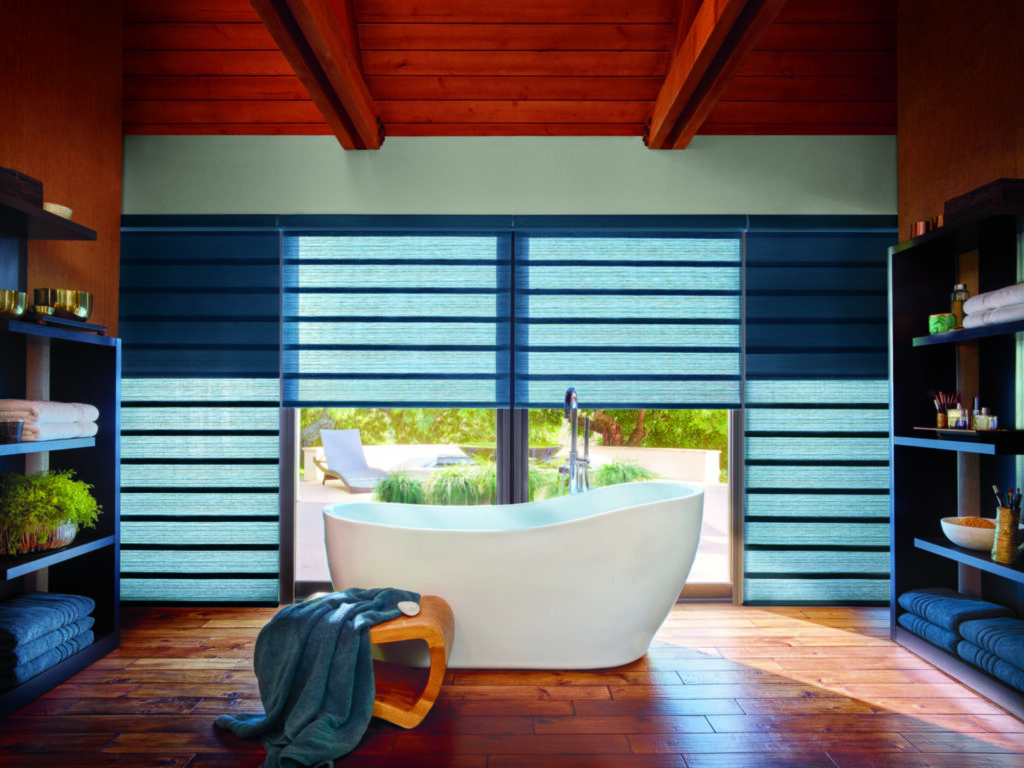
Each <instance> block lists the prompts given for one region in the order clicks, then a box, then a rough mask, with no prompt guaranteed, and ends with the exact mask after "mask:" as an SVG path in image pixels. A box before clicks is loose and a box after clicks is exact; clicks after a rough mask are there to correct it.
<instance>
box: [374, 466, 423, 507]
mask: <svg viewBox="0 0 1024 768" xmlns="http://www.w3.org/2000/svg"><path fill="white" fill-rule="evenodd" d="M373 497H374V498H375V499H376V500H377V501H385V502H390V503H392V504H423V503H425V501H426V491H425V489H424V487H423V481H422V480H418V479H417V478H415V477H409V475H407V474H406V473H405V472H395V473H394V474H393V475H389V476H387V477H385V478H384V479H383V480H381V481H380V483H379V484H378V485H377V487H376V488H374V489H373Z"/></svg>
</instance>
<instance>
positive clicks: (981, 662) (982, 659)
mask: <svg viewBox="0 0 1024 768" xmlns="http://www.w3.org/2000/svg"><path fill="white" fill-rule="evenodd" d="M956 652H957V653H958V654H959V655H960V658H962V659H964V660H965V661H969V662H970V663H971V664H973V665H974V666H976V667H981V668H982V669H984V670H985V671H986V672H988V673H989V674H990V675H992V676H993V677H996V678H998V679H1000V680H1002V681H1003V682H1004V683H1006V684H1007V685H1012V686H1013V687H1014V688H1016V689H1017V690H1018V691H1024V669H1021V668H1020V667H1018V666H1017V665H1016V664H1011V663H1010V662H1008V661H1006V660H1005V659H1001V658H999V657H998V656H996V655H995V654H994V653H990V652H989V651H986V650H985V649H984V648H981V647H980V646H977V645H975V644H974V643H972V642H970V641H968V640H961V641H960V644H959V645H958V646H957V647H956Z"/></svg>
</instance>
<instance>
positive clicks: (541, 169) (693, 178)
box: [124, 136, 896, 215]
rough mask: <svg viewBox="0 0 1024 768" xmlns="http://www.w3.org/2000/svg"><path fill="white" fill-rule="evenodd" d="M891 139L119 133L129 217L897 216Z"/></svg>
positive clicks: (126, 208)
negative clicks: (676, 147) (679, 140)
mask: <svg viewBox="0 0 1024 768" xmlns="http://www.w3.org/2000/svg"><path fill="white" fill-rule="evenodd" d="M895 211H896V137H895V136H698V137H697V138H696V139H694V141H693V142H692V143H691V145H690V146H689V147H688V148H687V149H686V150H683V151H655V150H650V149H647V148H646V147H644V145H643V142H642V141H641V140H640V139H639V138H631V137H458V138H391V139H388V140H387V141H386V142H385V144H384V146H383V148H382V149H381V150H379V151H361V152H358V151H350V152H346V151H345V150H343V149H341V147H340V146H339V145H338V142H337V140H336V139H335V138H334V137H333V136H126V137H125V138H124V212H125V213H126V214H195V213H222V214H251V213H275V214H277V213H279V214H289V213H335V214H511V215H515V214H519V215H526V214H719V213H737V214H893V213H895Z"/></svg>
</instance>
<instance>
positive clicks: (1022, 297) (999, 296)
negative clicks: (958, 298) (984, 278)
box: [964, 283, 1024, 315]
mask: <svg viewBox="0 0 1024 768" xmlns="http://www.w3.org/2000/svg"><path fill="white" fill-rule="evenodd" d="M1021 303H1024V283H1018V284H1017V285H1008V286H1006V287H1005V288H999V289H998V290H995V291H988V292H987V293H979V294H978V295H977V296H971V298H969V299H968V300H967V301H965V302H964V312H966V313H967V314H969V315H970V314H977V313H978V312H983V311H984V310H986V309H995V308H996V307H1005V306H1006V305H1007V304H1021Z"/></svg>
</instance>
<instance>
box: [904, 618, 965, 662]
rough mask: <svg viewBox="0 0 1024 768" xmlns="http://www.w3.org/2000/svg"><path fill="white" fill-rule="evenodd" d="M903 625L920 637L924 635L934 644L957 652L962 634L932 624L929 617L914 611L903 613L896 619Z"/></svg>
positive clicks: (951, 651)
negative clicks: (957, 645)
mask: <svg viewBox="0 0 1024 768" xmlns="http://www.w3.org/2000/svg"><path fill="white" fill-rule="evenodd" d="M896 621H897V622H898V623H899V625H900V626H901V627H903V628H904V629H906V630H908V631H910V632H913V633H914V634H915V635H917V636H918V637H923V638H924V639H925V640H927V641H928V642H929V643H931V644H932V645H937V646H939V648H945V649H946V650H947V651H949V652H950V653H956V644H957V643H959V642H960V636H959V635H958V634H957V633H956V632H950V631H949V630H948V629H944V628H942V627H940V626H939V625H938V624H932V623H931V622H930V621H928V620H927V619H922V618H921V617H920V616H918V615H916V614H913V613H901V614H900V615H899V618H897V619H896Z"/></svg>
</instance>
